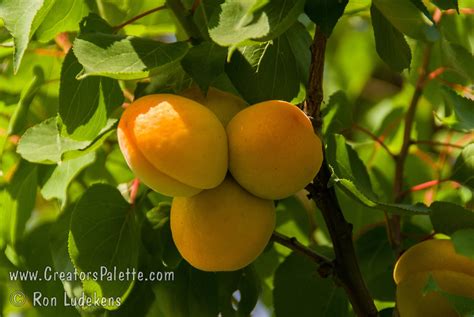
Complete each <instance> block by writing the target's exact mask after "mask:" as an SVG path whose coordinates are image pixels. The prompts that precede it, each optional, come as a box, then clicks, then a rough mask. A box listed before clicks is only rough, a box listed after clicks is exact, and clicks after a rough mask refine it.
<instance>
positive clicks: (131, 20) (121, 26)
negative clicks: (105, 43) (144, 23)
mask: <svg viewBox="0 0 474 317" xmlns="http://www.w3.org/2000/svg"><path fill="white" fill-rule="evenodd" d="M163 9H166V6H165V5H162V6H159V7H156V8H153V9H151V10H148V11H145V12H143V13H140V14H139V15H137V16H135V17H133V18H131V19H130V20H127V21H125V22H123V23H121V24H119V25H116V26H114V30H115V31H118V30H120V29H122V28H123V27H124V26H126V25H129V24H132V23H133V22H135V21H137V20H139V19H141V18H143V17H146V16H147V15H150V14H152V13H155V12H157V11H160V10H163Z"/></svg>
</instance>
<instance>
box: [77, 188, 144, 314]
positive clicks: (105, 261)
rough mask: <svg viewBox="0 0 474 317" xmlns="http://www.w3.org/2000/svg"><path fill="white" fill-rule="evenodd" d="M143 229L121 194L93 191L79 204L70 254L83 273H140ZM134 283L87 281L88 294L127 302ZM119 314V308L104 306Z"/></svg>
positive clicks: (88, 191) (95, 189)
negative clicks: (140, 239)
mask: <svg viewBox="0 0 474 317" xmlns="http://www.w3.org/2000/svg"><path fill="white" fill-rule="evenodd" d="M138 246H139V227H138V223H137V219H136V218H135V214H134V210H133V209H132V207H131V206H130V205H129V204H128V203H127V202H126V201H125V200H124V199H123V197H122V195H121V194H120V192H119V191H118V190H117V189H116V188H114V187H112V186H110V185H106V184H96V185H93V186H92V187H90V188H89V189H88V190H87V191H86V192H85V193H84V194H83V196H82V197H81V198H80V200H79V201H78V202H77V204H76V206H75V208H74V211H73V214H72V217H71V227H70V232H69V254H70V256H71V259H72V261H73V263H74V266H75V267H76V268H77V269H78V270H80V271H82V272H101V268H103V267H106V268H107V270H108V272H112V271H114V270H115V269H116V270H117V272H126V271H127V269H129V270H132V269H135V270H136V269H137V265H138ZM133 284H134V281H133V280H131V279H129V280H127V279H124V280H120V279H114V280H106V279H104V280H96V281H95V280H92V279H91V280H85V281H83V287H84V291H85V292H86V293H87V294H89V295H94V294H96V295H97V296H98V297H105V298H110V297H114V298H121V300H122V302H123V301H124V300H125V299H126V298H127V296H128V294H129V293H130V291H131V289H132V287H133ZM104 308H106V309H109V310H115V309H117V308H118V306H116V305H113V304H112V305H109V304H106V305H104Z"/></svg>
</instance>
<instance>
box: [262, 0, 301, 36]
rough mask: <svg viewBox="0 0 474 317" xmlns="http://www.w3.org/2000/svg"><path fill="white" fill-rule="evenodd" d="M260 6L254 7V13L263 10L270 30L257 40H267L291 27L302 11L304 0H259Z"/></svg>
mask: <svg viewBox="0 0 474 317" xmlns="http://www.w3.org/2000/svg"><path fill="white" fill-rule="evenodd" d="M258 2H259V1H257V3H258ZM260 2H261V4H260V6H261V7H260V8H259V7H257V8H254V9H256V10H255V11H254V12H255V14H257V15H258V14H259V12H263V13H262V14H266V15H267V16H268V24H269V26H270V31H269V33H268V34H267V35H265V36H263V37H261V38H258V39H257V40H258V41H269V40H272V39H274V38H276V37H278V36H280V35H281V34H283V33H284V32H285V31H286V30H288V29H289V28H290V27H292V26H293V25H294V24H295V22H296V21H297V20H298V17H299V16H300V15H301V14H302V13H303V11H304V6H305V2H306V1H305V0H292V1H287V0H266V1H265V0H263V1H262V0H260Z"/></svg>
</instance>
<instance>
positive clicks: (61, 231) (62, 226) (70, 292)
mask: <svg viewBox="0 0 474 317" xmlns="http://www.w3.org/2000/svg"><path fill="white" fill-rule="evenodd" d="M74 206H75V205H68V207H67V208H66V209H65V210H64V211H63V212H62V213H61V214H60V215H59V216H58V218H57V219H56V221H55V222H54V223H53V224H52V225H51V230H50V232H49V249H50V252H51V256H52V262H53V264H54V269H55V271H56V272H63V273H64V274H74V272H75V268H74V264H72V261H71V258H70V257H69V252H68V236H69V224H70V223H71V215H72V211H73V210H74ZM61 282H62V283H63V286H64V290H65V291H66V292H67V296H69V298H73V297H78V298H79V297H81V295H82V284H81V281H79V280H72V281H71V280H62V281H61ZM63 296H64V295H63Z"/></svg>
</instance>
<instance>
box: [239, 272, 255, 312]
mask: <svg viewBox="0 0 474 317" xmlns="http://www.w3.org/2000/svg"><path fill="white" fill-rule="evenodd" d="M238 290H239V291H240V301H239V303H238V305H237V312H238V313H239V314H241V315H242V316H250V315H251V313H252V311H253V310H254V308H255V306H256V305H257V301H258V297H259V295H260V292H261V285H260V279H259V277H258V275H257V271H256V270H255V268H254V267H253V266H247V267H246V268H244V269H243V270H242V276H241V277H240V281H239V286H238Z"/></svg>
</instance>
